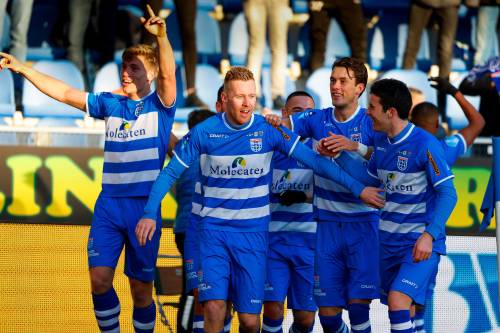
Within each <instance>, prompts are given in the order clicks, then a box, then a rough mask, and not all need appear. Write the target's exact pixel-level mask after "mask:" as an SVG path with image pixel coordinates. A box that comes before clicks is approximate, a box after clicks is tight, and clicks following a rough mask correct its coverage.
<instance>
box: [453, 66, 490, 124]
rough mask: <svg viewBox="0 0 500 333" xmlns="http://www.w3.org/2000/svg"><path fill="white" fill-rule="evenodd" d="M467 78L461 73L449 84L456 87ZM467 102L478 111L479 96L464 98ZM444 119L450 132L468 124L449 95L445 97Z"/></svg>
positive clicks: (465, 74) (458, 106)
mask: <svg viewBox="0 0 500 333" xmlns="http://www.w3.org/2000/svg"><path fill="white" fill-rule="evenodd" d="M466 76H467V73H462V74H460V75H458V76H455V77H453V76H452V79H451V80H450V82H451V84H453V85H454V86H455V87H458V86H459V85H460V83H461V82H462V80H463V79H464V78H465V77H466ZM465 98H467V100H468V101H469V102H470V103H471V104H472V105H474V107H475V108H476V110H479V102H480V101H481V97H479V96H465ZM497 111H498V110H497ZM446 117H447V118H448V125H449V127H450V129H451V130H461V129H462V128H464V127H465V126H467V124H468V123H469V122H468V121H467V118H466V117H465V115H464V112H463V111H462V109H461V108H460V105H458V103H457V101H456V100H455V98H453V97H452V96H450V95H447V96H446Z"/></svg>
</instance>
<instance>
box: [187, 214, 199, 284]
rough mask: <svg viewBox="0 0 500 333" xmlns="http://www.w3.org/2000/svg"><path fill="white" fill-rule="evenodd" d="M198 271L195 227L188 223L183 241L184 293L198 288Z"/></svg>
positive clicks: (197, 241)
mask: <svg viewBox="0 0 500 333" xmlns="http://www.w3.org/2000/svg"><path fill="white" fill-rule="evenodd" d="M199 269H200V242H199V240H198V231H197V230H196V225H194V226H193V225H192V223H191V222H190V223H189V226H188V227H187V229H186V238H185V239H184V271H185V272H186V293H189V292H191V291H192V290H193V289H196V288H198V271H199Z"/></svg>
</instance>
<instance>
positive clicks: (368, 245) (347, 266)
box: [314, 222, 380, 308]
mask: <svg viewBox="0 0 500 333" xmlns="http://www.w3.org/2000/svg"><path fill="white" fill-rule="evenodd" d="M316 235H317V242H316V256H315V274H314V299H315V301H316V304H317V305H318V306H319V307H327V306H338V307H344V308H345V307H346V306H347V304H348V301H349V300H351V299H370V300H371V299H376V298H379V295H380V290H379V289H380V279H379V255H378V253H379V252H378V251H379V239H378V222H320V223H318V229H317V231H316Z"/></svg>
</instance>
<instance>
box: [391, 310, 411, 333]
mask: <svg viewBox="0 0 500 333" xmlns="http://www.w3.org/2000/svg"><path fill="white" fill-rule="evenodd" d="M389 320H390V321H391V333H412V332H413V325H412V324H411V319H410V310H398V311H389Z"/></svg>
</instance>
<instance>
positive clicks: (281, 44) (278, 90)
mask: <svg viewBox="0 0 500 333" xmlns="http://www.w3.org/2000/svg"><path fill="white" fill-rule="evenodd" d="M243 11H244V13H245V18H246V20H247V24H248V33H249V39H250V42H249V46H248V59H247V67H248V68H249V69H250V70H251V71H252V72H253V75H254V78H255V83H256V85H257V96H259V97H260V96H262V88H261V85H260V75H261V68H262V60H263V58H264V50H265V46H266V30H267V27H268V26H269V47H270V49H271V57H272V58H271V96H272V99H273V109H282V108H283V107H284V105H285V99H284V96H285V76H286V75H287V74H286V63H287V53H288V51H287V33H288V22H289V21H290V19H291V17H292V10H291V8H290V7H289V6H288V0H244V1H243Z"/></svg>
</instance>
